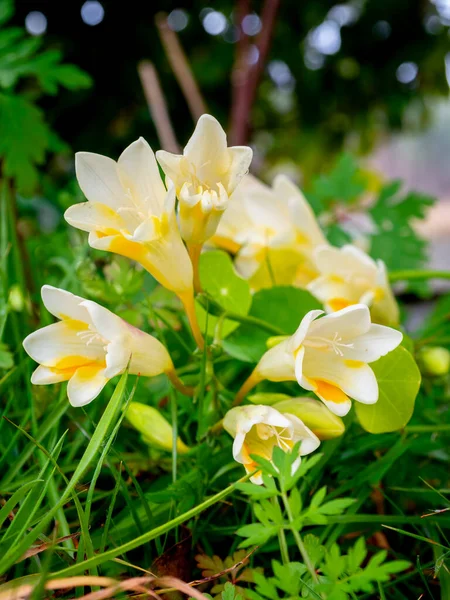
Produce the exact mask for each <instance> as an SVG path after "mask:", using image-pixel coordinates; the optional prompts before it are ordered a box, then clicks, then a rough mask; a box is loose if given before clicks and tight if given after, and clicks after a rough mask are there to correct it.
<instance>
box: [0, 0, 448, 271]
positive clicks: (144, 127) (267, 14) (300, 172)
mask: <svg viewBox="0 0 450 600" xmlns="http://www.w3.org/2000/svg"><path fill="white" fill-rule="evenodd" d="M1 2H2V3H3V5H4V6H6V5H14V6H13V9H14V10H13V11H11V16H10V17H8V23H7V26H8V27H9V28H16V27H21V28H25V30H26V35H27V36H28V37H30V38H34V39H39V40H40V44H41V46H40V47H41V49H42V50H45V51H50V52H54V51H60V52H61V56H63V57H64V61H65V62H68V63H73V64H74V65H77V66H78V67H79V68H80V69H82V70H83V71H84V72H85V74H87V75H85V80H84V81H82V79H79V81H78V83H70V81H69V82H66V83H64V82H62V83H61V82H59V84H58V85H59V86H60V88H59V90H58V93H56V91H57V90H56V89H55V90H53V91H52V90H44V91H45V92H46V93H45V94H42V93H41V92H42V90H40V91H37V90H36V89H34V88H33V83H32V82H31V83H30V81H29V80H27V79H24V80H20V82H19V83H18V86H17V87H16V89H15V93H20V94H23V95H25V96H26V97H28V98H30V97H31V98H32V99H33V102H34V103H35V104H36V105H37V106H38V107H39V109H42V110H43V115H45V121H46V122H47V123H48V125H49V128H50V130H51V132H52V136H48V138H49V139H48V144H47V147H45V148H43V152H42V153H41V154H42V156H40V157H38V159H37V160H36V161H35V163H37V164H38V165H39V164H40V165H41V166H38V168H39V170H40V173H41V179H40V182H39V184H38V185H37V186H36V185H33V186H27V185H25V186H24V192H27V191H28V195H29V189H30V188H32V189H33V193H36V190H40V193H41V195H42V194H43V195H44V196H45V197H48V198H50V199H51V197H52V194H55V193H56V192H55V190H56V188H57V189H58V190H60V189H61V186H64V185H66V184H67V183H68V182H70V180H71V179H72V178H73V152H74V151H78V150H89V151H92V152H99V153H102V154H107V155H109V156H111V157H114V158H116V157H117V156H118V155H119V153H120V152H121V151H122V150H123V149H124V148H125V147H126V146H127V145H128V144H129V143H130V142H131V141H133V140H134V139H136V138H137V137H138V136H140V135H143V136H144V137H145V138H146V139H147V140H148V141H149V143H150V144H151V146H152V147H154V148H155V149H156V148H157V147H161V146H166V147H168V146H170V145H172V148H169V149H173V148H174V147H176V146H177V145H179V146H181V147H183V145H184V144H185V142H186V141H187V138H188V136H189V134H190V132H191V131H192V129H193V122H194V120H195V119H196V117H197V116H198V114H199V113H201V112H202V111H203V110H207V111H208V112H210V113H212V114H213V115H215V116H216V117H217V118H218V119H219V120H220V121H221V123H222V124H223V125H224V126H226V127H227V129H228V132H229V136H230V138H231V141H232V142H233V143H235V144H242V143H250V144H251V145H252V147H253V148H254V151H255V161H254V165H253V169H254V172H255V174H257V175H259V176H261V177H262V178H263V179H265V180H266V181H270V180H271V178H272V177H273V176H274V175H275V174H276V173H278V172H280V171H282V172H285V173H288V174H289V175H290V176H291V177H292V178H293V179H294V180H296V181H297V182H298V183H299V184H300V185H304V186H306V187H307V186H308V183H309V182H310V180H311V178H312V177H313V176H317V174H320V173H321V172H326V171H327V170H329V169H330V167H331V165H332V164H333V163H334V161H335V159H336V156H337V155H338V154H339V153H340V152H342V151H343V150H345V151H349V152H351V153H353V154H355V155H357V156H359V157H360V158H361V160H362V164H363V165H364V166H365V167H367V168H368V169H370V170H372V171H375V173H376V174H377V176H379V177H380V178H381V179H382V180H388V179H391V178H397V177H399V178H402V179H403V180H404V182H405V187H406V189H412V188H414V189H417V190H419V191H421V192H424V193H427V194H431V195H435V196H437V197H438V198H439V200H440V202H439V203H437V204H436V205H435V206H434V207H433V208H432V209H431V210H430V211H428V215H427V219H426V221H425V222H424V223H422V224H421V225H420V227H421V232H422V233H423V234H424V235H426V236H427V237H433V239H434V242H433V244H432V246H431V257H432V261H431V262H432V265H433V266H436V267H445V266H447V267H448V262H449V261H448V258H447V257H448V255H449V252H450V242H448V238H449V233H450V204H447V203H446V200H447V199H450V169H449V157H450V102H449V81H450V37H449V33H450V29H449V26H450V0H395V2H393V1H392V0H366V1H364V0H354V1H350V2H345V3H335V2H331V1H325V0H304V1H303V2H298V0H265V1H264V0H237V1H235V2H231V1H222V0H215V1H214V2H210V3H207V2H195V1H194V2H187V1H183V0H181V1H180V0H177V1H176V2H171V1H167V0H165V1H163V0H152V1H151V2H142V1H140V2H137V1H135V0H128V1H127V2H124V1H121V0H102V1H101V2H100V1H98V0H87V1H85V2H83V1H81V0H67V1H66V2H54V1H52V0H35V1H30V0H16V2H15V3H11V2H6V1H5V0H1ZM0 18H1V15H0ZM0 46H1V44H0ZM143 61H147V62H144V63H143ZM143 64H144V66H143ZM139 65H141V66H140V67H139ZM1 70H2V65H1V58H0V85H1V83H2V76H1ZM80 73H81V72H80ZM87 76H89V77H90V80H89V78H88V77H87ZM79 77H81V75H80V74H79ZM67 79H70V78H67ZM75 79H76V78H75ZM156 80H158V81H159V83H160V89H159V88H158V86H157V85H156V83H157V81H156ZM44 87H45V86H44ZM41 88H42V83H41ZM33 94H34V95H33ZM161 94H162V96H163V98H162V97H161ZM149 102H150V104H151V105H152V106H151V107H150V108H151V110H150V112H149ZM165 105H166V108H167V112H168V116H169V120H167V119H164V118H163V119H162V121H161V122H160V129H162V132H161V131H159V136H158V132H157V128H156V127H155V120H158V119H159V120H160V117H158V119H156V118H155V114H158V115H160V116H161V114H162V115H163V117H164V108H165ZM152 111H153V112H152ZM155 111H156V112H155ZM161 111H162V112H161ZM151 113H152V114H151ZM166 121H167V123H166ZM170 123H171V124H172V129H173V132H174V133H172V132H171V131H170V129H171V126H170ZM54 132H57V138H56V137H54ZM161 135H162V136H163V139H161ZM55 150H56V151H55ZM0 157H1V142H0ZM20 187H21V186H20V185H19V189H20ZM27 188H28V190H27ZM58 193H59V192H58ZM26 195H27V194H26V193H25V196H26ZM50 212H51V211H50ZM45 215H46V218H50V217H49V215H50V213H48V214H47V213H45V211H44V216H45ZM50 216H51V215H50ZM44 225H45V223H44ZM437 238H439V240H438V242H437V243H436V239H437Z"/></svg>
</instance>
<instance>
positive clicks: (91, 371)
mask: <svg viewBox="0 0 450 600" xmlns="http://www.w3.org/2000/svg"><path fill="white" fill-rule="evenodd" d="M107 382H108V378H107V377H105V369H104V367H102V366H98V365H89V366H87V367H80V368H79V369H77V370H76V371H75V374H74V375H73V376H72V377H71V379H70V381H69V384H68V386H67V396H68V397H69V402H70V404H71V405H72V406H76V407H80V406H85V405H86V404H89V402H92V400H94V399H95V398H97V396H98V395H99V394H100V392H101V391H102V389H103V388H104V387H105V385H106V384H107Z"/></svg>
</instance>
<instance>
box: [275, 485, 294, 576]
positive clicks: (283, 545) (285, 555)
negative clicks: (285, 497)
mask: <svg viewBox="0 0 450 600" xmlns="http://www.w3.org/2000/svg"><path fill="white" fill-rule="evenodd" d="M272 502H273V504H276V505H278V506H280V502H279V500H278V498H277V497H276V496H275V497H274V498H272ZM280 510H281V507H280ZM278 543H279V545H280V553H281V560H282V561H283V565H287V564H289V562H290V559H289V549H288V545H287V541H286V534H285V533H284V529H283V527H280V529H279V530H278Z"/></svg>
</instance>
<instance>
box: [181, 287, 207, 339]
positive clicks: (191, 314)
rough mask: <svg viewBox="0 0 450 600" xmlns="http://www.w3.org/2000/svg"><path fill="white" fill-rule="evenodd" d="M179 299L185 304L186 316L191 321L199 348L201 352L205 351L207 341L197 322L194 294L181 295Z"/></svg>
mask: <svg viewBox="0 0 450 600" xmlns="http://www.w3.org/2000/svg"><path fill="white" fill-rule="evenodd" d="M179 298H180V300H181V302H182V303H183V306H184V310H185V311H186V315H187V318H188V321H189V325H190V326H191V331H192V335H193V336H194V339H195V341H196V343H197V346H198V347H199V348H200V350H203V349H204V347H205V340H204V339H203V335H202V332H201V331H200V327H199V324H198V321H197V313H196V312H195V300H194V294H180V295H179Z"/></svg>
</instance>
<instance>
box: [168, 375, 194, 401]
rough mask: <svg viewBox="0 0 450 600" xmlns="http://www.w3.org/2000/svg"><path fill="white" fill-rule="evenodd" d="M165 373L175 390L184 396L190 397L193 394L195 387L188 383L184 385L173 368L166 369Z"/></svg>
mask: <svg viewBox="0 0 450 600" xmlns="http://www.w3.org/2000/svg"><path fill="white" fill-rule="evenodd" d="M166 375H167V377H168V378H169V381H170V383H171V384H172V385H173V387H174V388H175V389H176V390H178V391H179V392H181V393H182V394H184V395H185V396H191V397H192V396H193V395H194V393H195V388H193V387H190V386H188V385H184V383H183V382H182V381H181V379H180V378H179V377H178V375H177V374H176V372H175V369H173V370H171V371H167V372H166Z"/></svg>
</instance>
